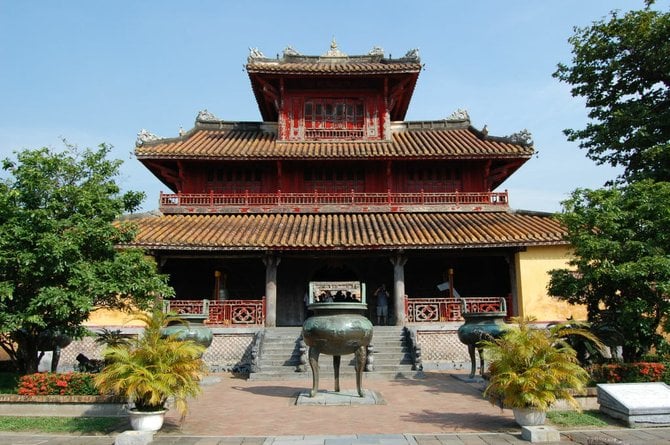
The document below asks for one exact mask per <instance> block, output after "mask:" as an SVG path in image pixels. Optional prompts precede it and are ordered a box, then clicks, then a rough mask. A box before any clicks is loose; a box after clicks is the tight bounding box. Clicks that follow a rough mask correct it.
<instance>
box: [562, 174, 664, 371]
mask: <svg viewBox="0 0 670 445" xmlns="http://www.w3.org/2000/svg"><path fill="white" fill-rule="evenodd" d="M563 207H564V210H563V213H561V214H559V215H557V217H558V218H559V220H560V221H561V222H562V223H563V224H564V225H565V227H566V230H567V235H566V240H567V241H569V242H570V244H571V246H572V249H573V254H574V256H573V257H572V260H571V261H570V262H569V264H570V266H572V269H558V270H553V271H551V272H550V276H551V278H550V283H549V294H550V295H554V296H557V297H558V298H560V299H563V300H566V301H568V302H570V303H573V304H583V305H586V307H587V310H588V319H589V321H591V322H592V323H594V324H599V325H601V326H609V327H615V328H616V329H617V330H619V331H620V333H621V334H622V336H623V338H624V339H625V341H624V344H623V358H624V360H625V361H627V362H631V361H635V360H638V359H640V357H641V356H642V355H643V354H644V353H646V352H648V351H649V350H650V349H651V348H653V347H656V348H659V347H662V346H663V345H664V344H665V340H664V338H663V336H662V335H661V334H660V333H659V327H661V326H662V323H663V321H664V317H665V314H667V313H668V311H669V310H670V299H669V297H670V232H668V227H670V183H668V182H653V181H651V180H645V181H638V182H634V183H631V184H629V185H627V186H625V187H620V188H615V187H612V188H608V189H599V190H586V189H578V190H576V191H574V192H573V193H572V196H571V198H570V199H568V200H567V201H565V202H564V203H563Z"/></svg>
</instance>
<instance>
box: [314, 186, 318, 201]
mask: <svg viewBox="0 0 670 445" xmlns="http://www.w3.org/2000/svg"><path fill="white" fill-rule="evenodd" d="M318 203H319V191H318V190H317V189H314V204H318Z"/></svg>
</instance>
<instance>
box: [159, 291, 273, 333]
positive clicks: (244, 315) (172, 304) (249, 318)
mask: <svg viewBox="0 0 670 445" xmlns="http://www.w3.org/2000/svg"><path fill="white" fill-rule="evenodd" d="M164 306H165V310H166V311H172V312H176V313H177V314H182V315H186V314H203V315H206V316H207V318H206V319H205V323H207V324H210V325H221V326H248V325H254V326H259V325H260V326H262V325H264V324H265V297H263V299H261V300H166V301H164Z"/></svg>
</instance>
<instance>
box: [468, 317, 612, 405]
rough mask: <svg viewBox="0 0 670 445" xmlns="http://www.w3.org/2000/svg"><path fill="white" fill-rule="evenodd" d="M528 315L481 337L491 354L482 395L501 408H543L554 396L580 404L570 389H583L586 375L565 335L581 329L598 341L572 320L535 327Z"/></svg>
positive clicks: (551, 401) (587, 376)
mask: <svg viewBox="0 0 670 445" xmlns="http://www.w3.org/2000/svg"><path fill="white" fill-rule="evenodd" d="M532 321H533V320H532V319H530V318H515V319H514V320H513V322H514V323H516V324H517V326H516V327H512V328H510V329H508V330H506V331H505V333H504V334H503V336H502V337H500V338H498V339H494V340H487V341H482V342H481V343H480V345H481V346H482V347H483V348H484V349H485V351H486V353H487V354H488V356H489V358H490V365H489V372H490V380H489V384H488V386H487V387H486V390H485V391H484V396H485V397H487V398H488V399H489V400H490V401H491V403H494V404H495V403H498V404H500V405H501V407H505V408H535V409H538V410H540V411H546V410H548V409H549V407H550V406H551V405H552V404H553V403H554V402H555V401H556V400H558V399H565V400H567V401H568V403H570V404H571V405H572V406H573V407H574V408H576V409H579V405H578V404H577V402H576V401H575V399H574V397H573V396H572V391H573V390H581V389H583V388H584V386H585V385H586V382H588V380H589V375H588V373H587V372H586V371H585V370H584V369H583V368H582V367H581V366H580V365H579V361H578V360H577V354H576V352H575V350H574V349H572V347H571V346H570V345H569V344H568V342H567V340H566V337H567V336H568V335H579V336H582V337H584V338H586V339H588V340H590V341H592V342H593V343H594V344H596V345H598V346H599V347H601V346H602V344H601V343H600V341H599V340H598V339H597V338H596V337H595V336H594V335H593V334H592V333H591V332H589V331H588V330H586V329H585V328H584V327H581V326H575V323H574V322H573V323H572V324H570V325H568V324H559V325H555V326H553V327H551V328H549V329H534V328H533V327H532V326H531V325H530V322H532Z"/></svg>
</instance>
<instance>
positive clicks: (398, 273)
mask: <svg viewBox="0 0 670 445" xmlns="http://www.w3.org/2000/svg"><path fill="white" fill-rule="evenodd" d="M389 260H390V261H391V264H393V310H394V313H395V325H396V326H403V325H404V324H405V263H407V257H405V256H404V255H402V253H401V252H396V253H395V254H394V255H393V256H392V257H391V258H389Z"/></svg>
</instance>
